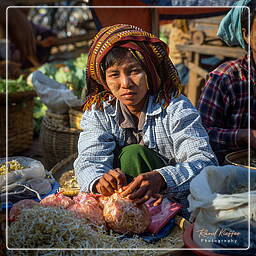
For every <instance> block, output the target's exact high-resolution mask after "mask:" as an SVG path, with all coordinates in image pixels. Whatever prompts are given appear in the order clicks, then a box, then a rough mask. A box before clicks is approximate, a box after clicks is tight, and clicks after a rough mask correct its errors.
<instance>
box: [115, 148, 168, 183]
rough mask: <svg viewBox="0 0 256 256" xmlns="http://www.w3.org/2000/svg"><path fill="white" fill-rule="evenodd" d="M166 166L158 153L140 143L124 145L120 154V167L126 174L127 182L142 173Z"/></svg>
mask: <svg viewBox="0 0 256 256" xmlns="http://www.w3.org/2000/svg"><path fill="white" fill-rule="evenodd" d="M163 166H165V164H164V162H163V160H162V159H161V158H160V157H159V156H158V155H157V153H156V152H155V151H153V150H151V149H149V148H147V147H144V146H142V145H139V144H132V145H128V146H125V147H123V148H122V149H121V150H120V152H119V155H118V167H119V168H120V169H121V171H122V172H124V173H125V174H126V177H127V182H128V183H129V182H131V180H132V179H133V178H134V177H136V176H138V175H139V174H141V173H144V172H149V171H153V170H155V169H159V168H161V167H163Z"/></svg>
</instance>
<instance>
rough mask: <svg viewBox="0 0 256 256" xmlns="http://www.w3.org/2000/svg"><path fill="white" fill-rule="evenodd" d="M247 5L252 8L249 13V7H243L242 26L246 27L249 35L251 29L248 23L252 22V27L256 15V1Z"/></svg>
mask: <svg viewBox="0 0 256 256" xmlns="http://www.w3.org/2000/svg"><path fill="white" fill-rule="evenodd" d="M247 6H248V7H249V8H250V14H249V15H248V11H249V10H248V8H243V12H242V16H241V26H242V28H245V29H246V35H248V30H249V28H248V23H250V27H252V23H253V20H254V18H255V17H256V3H255V2H251V3H249V4H248V5H247ZM248 16H249V17H248ZM248 18H249V20H248ZM248 21H249V22H248Z"/></svg>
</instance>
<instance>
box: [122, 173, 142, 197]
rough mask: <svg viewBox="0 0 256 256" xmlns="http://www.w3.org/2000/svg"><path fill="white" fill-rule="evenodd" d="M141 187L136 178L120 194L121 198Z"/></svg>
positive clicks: (139, 181)
mask: <svg viewBox="0 0 256 256" xmlns="http://www.w3.org/2000/svg"><path fill="white" fill-rule="evenodd" d="M140 185H141V180H139V179H138V177H136V178H135V179H134V180H133V181H132V182H131V183H130V184H129V185H128V186H127V189H126V190H125V191H123V192H122V193H121V196H122V197H126V196H128V195H129V196H130V194H132V193H133V192H135V191H136V190H137V189H138V188H139V187H140Z"/></svg>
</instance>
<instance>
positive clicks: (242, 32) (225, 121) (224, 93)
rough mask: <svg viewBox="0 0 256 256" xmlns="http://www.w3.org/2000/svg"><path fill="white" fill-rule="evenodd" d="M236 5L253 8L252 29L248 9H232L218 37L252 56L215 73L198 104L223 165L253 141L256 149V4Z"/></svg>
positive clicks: (249, 0) (252, 1)
mask: <svg viewBox="0 0 256 256" xmlns="http://www.w3.org/2000/svg"><path fill="white" fill-rule="evenodd" d="M236 5H237V6H248V7H249V8H250V14H249V23H250V28H251V29H250V30H249V27H248V9H247V8H232V9H231V10H230V11H229V12H228V14H227V15H226V16H225V17H224V18H223V20H222V21H221V23H220V26H219V30H218V33H217V35H218V36H219V37H220V38H221V39H222V40H223V41H225V42H226V43H227V44H228V45H230V46H235V45H240V46H241V47H242V48H244V49H247V50H248V53H250V54H246V55H245V56H243V57H241V58H239V59H237V60H232V61H229V62H225V63H223V64H221V65H220V66H219V67H217V68H216V69H215V70H214V71H212V72H211V73H210V77H209V80H208V81H207V83H206V85H205V88H204V90H203V92H202V94H201V97H200V100H199V105H198V109H199V112H200V114H201V117H202V122H203V125H204V126H205V128H206V129H207V132H208V134H209V138H210V143H211V146H212V148H213V150H214V152H215V154H216V155H217V157H218V160H219V163H220V164H221V163H222V164H223V163H224V158H225V155H226V154H228V153H230V152H234V151H237V150H240V149H245V148H248V142H249V140H250V146H251V148H252V149H256V2H255V0H240V1H238V2H237V3H236ZM249 41H250V48H249V47H248V45H249ZM249 64H250V66H249ZM249 70H250V72H249ZM248 80H250V84H249V82H248ZM249 86H250V87H249ZM249 93H250V94H249ZM249 96H250V97H249ZM249 104H250V116H249ZM248 121H250V127H249V122H248ZM249 128H250V129H249Z"/></svg>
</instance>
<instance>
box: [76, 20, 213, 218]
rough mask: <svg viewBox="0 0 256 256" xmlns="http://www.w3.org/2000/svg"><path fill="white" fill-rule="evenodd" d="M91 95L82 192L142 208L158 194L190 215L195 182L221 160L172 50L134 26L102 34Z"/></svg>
mask: <svg viewBox="0 0 256 256" xmlns="http://www.w3.org/2000/svg"><path fill="white" fill-rule="evenodd" d="M86 75H87V78H86V81H87V85H88V97H87V98H86V101H85V103H84V111H85V112H84V114H83V118H82V120H81V127H82V128H83V131H82V132H81V134H80V138H79V141H78V157H77V159H76V160H75V162H74V169H75V172H76V176H77V180H78V183H79V185H80V187H81V191H85V192H93V193H100V194H103V195H106V196H108V195H111V194H113V193H114V192H115V191H117V190H119V189H121V190H120V191H122V192H121V194H122V196H124V197H128V198H130V199H131V200H133V201H134V203H135V204H137V205H140V204H142V203H144V202H145V201H147V200H148V199H149V198H150V197H158V199H157V201H156V204H158V203H160V201H161V196H159V194H161V195H163V194H165V195H167V196H169V197H172V198H173V199H175V200H176V201H178V202H179V203H181V204H182V205H183V207H184V209H183V215H184V216H185V217H186V216H188V212H187V210H186V208H187V207H188V202H187V195H188V194H189V184H190V181H191V180H192V179H193V177H195V176H196V175H197V174H198V173H199V172H200V171H201V170H202V169H203V168H204V167H205V166H208V165H217V164H218V162H217V160H216V157H215V155H214V153H213V152H212V149H211V147H210V145H209V138H208V135H207V132H206V131H205V129H204V128H203V126H202V124H201V120H200V116H199V114H198V112H197V110H196V109H195V108H194V107H193V105H192V104H191V102H190V101H189V100H188V99H187V98H186V97H185V96H183V95H181V93H180V86H181V85H180V81H179V78H178V75H177V71H176V69H175V68H174V66H173V64H172V62H171V60H170V59H169V57H168V46H167V45H166V44H165V43H164V42H162V41H161V40H160V39H158V38H157V37H155V36H154V35H152V34H150V33H148V32H145V31H143V30H141V29H140V28H138V27H135V26H132V25H124V24H117V25H113V26H110V27H106V28H103V29H102V30H100V32H99V33H98V34H97V35H96V37H95V38H94V41H93V44H92V46H91V48H90V51H89V55H88V64H87V73H86Z"/></svg>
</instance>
